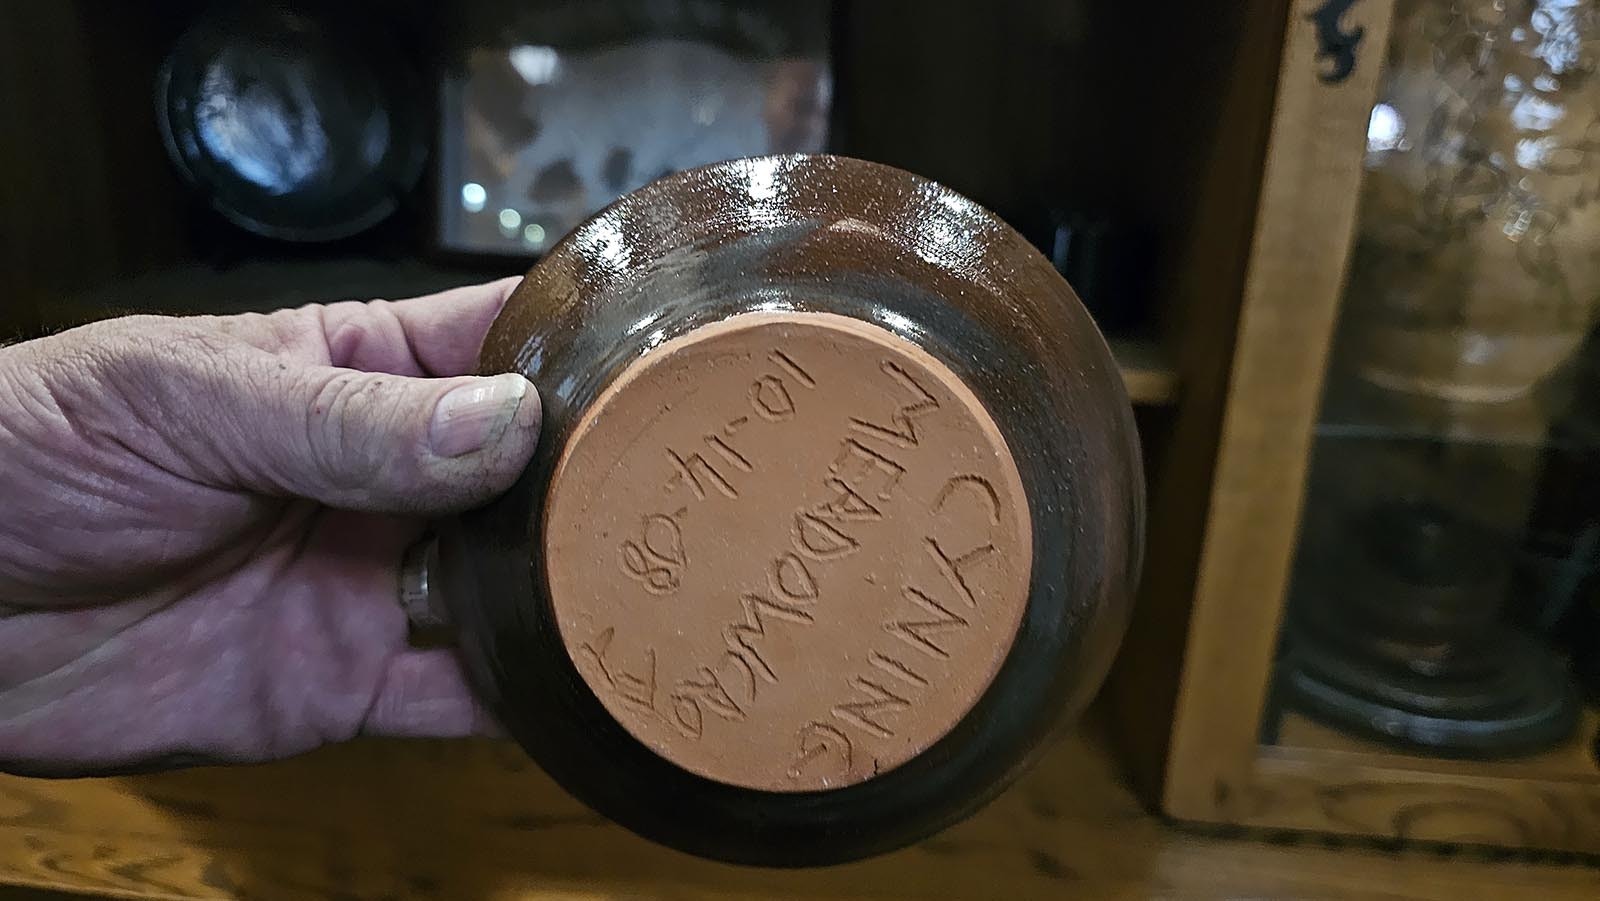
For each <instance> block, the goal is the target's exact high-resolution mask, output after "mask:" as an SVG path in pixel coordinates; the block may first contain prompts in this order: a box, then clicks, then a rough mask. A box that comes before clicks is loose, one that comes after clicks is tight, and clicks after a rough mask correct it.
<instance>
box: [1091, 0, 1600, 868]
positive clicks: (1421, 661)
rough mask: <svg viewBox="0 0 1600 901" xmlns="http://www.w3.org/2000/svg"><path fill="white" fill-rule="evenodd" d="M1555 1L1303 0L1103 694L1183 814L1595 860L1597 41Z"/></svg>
mask: <svg viewBox="0 0 1600 901" xmlns="http://www.w3.org/2000/svg"><path fill="white" fill-rule="evenodd" d="M1544 6H1545V5H1543V4H1533V3H1509V4H1488V3H1485V4H1481V5H1480V4H1473V3H1455V4H1451V3H1441V2H1433V3H1430V2H1426V0H1402V2H1401V3H1399V4H1395V3H1392V2H1377V0H1370V2H1356V3H1323V2H1317V3H1313V2H1297V3H1295V4H1293V8H1292V11H1291V14H1290V16H1289V18H1288V22H1287V28H1286V29H1285V32H1284V41H1283V54H1282V58H1281V62H1280V64H1279V66H1278V70H1279V74H1278V78H1277V93H1276V97H1275V99H1274V101H1273V105H1272V113H1271V130H1270V135H1269V136H1268V138H1267V142H1266V159H1265V165H1264V168H1263V171H1262V175H1261V181H1260V194H1259V198H1258V200H1257V201H1256V203H1255V204H1254V208H1253V209H1254V216H1255V221H1254V227H1253V233H1254V237H1253V239H1252V241H1251V244H1250V247H1249V250H1248V254H1247V257H1246V262H1245V266H1246V272H1247V274H1246V277H1245V280H1244V287H1243V292H1242V295H1241V296H1240V298H1239V304H1238V313H1237V320H1236V323H1235V324H1234V326H1233V329H1232V334H1231V335H1230V336H1229V339H1228V340H1230V341H1231V343H1232V352H1231V354H1229V355H1228V356H1227V358H1226V359H1227V364H1226V367H1225V370H1226V371H1225V375H1222V376H1221V377H1218V378H1215V379H1214V380H1213V381H1212V382H1211V383H1210V384H1209V386H1208V388H1209V390H1211V391H1215V392H1216V395H1215V396H1214V397H1213V398H1212V403H1213V404H1214V405H1215V406H1214V409H1212V410H1207V411H1206V413H1202V412H1201V411H1200V410H1197V409H1191V408H1190V407H1189V404H1191V403H1194V402H1195V401H1194V399H1193V398H1192V397H1191V396H1190V395H1189V392H1190V391H1195V390H1201V388H1200V386H1199V385H1197V384H1195V383H1194V382H1191V381H1186V382H1185V405H1184V406H1183V407H1181V408H1180V412H1179V418H1180V420H1182V419H1183V418H1184V417H1195V418H1200V419H1203V420H1204V421H1202V422H1200V423H1198V424H1194V425H1192V426H1190V431H1188V432H1184V431H1183V430H1182V426H1181V425H1180V428H1179V430H1178V431H1177V432H1176V433H1175V434H1174V435H1173V436H1172V441H1171V443H1170V444H1168V445H1167V446H1165V447H1163V448H1162V449H1161V451H1160V453H1161V454H1162V456H1163V457H1164V458H1165V459H1164V461H1163V462H1162V464H1161V465H1160V466H1159V468H1158V469H1157V470H1156V471H1155V472H1154V473H1153V474H1152V478H1153V488H1154V494H1153V497H1154V500H1153V507H1154V509H1153V517H1152V518H1153V522H1154V525H1153V531H1154V542H1153V545H1152V551H1151V561H1150V566H1149V569H1148V570H1147V583H1146V591H1145V596H1144V597H1143V599H1142V606H1141V609H1140V611H1139V614H1138V617H1137V620H1136V623H1135V627H1134V631H1133V633H1132V634H1131V636H1130V639H1129V642H1128V644H1127V646H1126V647H1125V648H1124V653H1123V655H1122V658H1121V660H1120V661H1119V665H1118V670H1117V673H1116V674H1115V677H1114V679H1113V681H1112V683H1111V686H1110V688H1109V693H1110V696H1111V697H1112V698H1113V699H1114V703H1113V705H1112V706H1113V707H1114V709H1115V710H1116V711H1117V712H1118V716H1117V725H1118V727H1119V735H1120V736H1121V738H1122V739H1123V743H1122V748H1123V749H1124V750H1125V752H1126V753H1127V754H1128V757H1129V761H1130V764H1131V765H1132V768H1133V770H1134V772H1135V773H1136V774H1137V775H1138V776H1139V778H1140V780H1141V783H1142V785H1143V787H1144V789H1145V792H1146V795H1147V797H1148V798H1150V800H1151V801H1152V802H1153V803H1156V804H1159V806H1160V808H1161V809H1162V810H1163V811H1164V812H1166V813H1167V814H1169V815H1171V816H1173V817H1175V818H1178V819H1180V820H1188V821H1197V822H1206V823H1219V824H1230V825H1239V826H1248V827H1263V828H1267V829H1293V830H1310V831H1315V832H1322V833H1339V834H1347V835H1358V836H1368V837H1372V838H1377V839H1382V840H1390V841H1419V842H1435V843H1444V844H1449V845H1489V846H1498V847H1507V848H1525V849H1537V850H1543V851H1550V852H1582V853H1594V852H1600V765H1597V762H1596V756H1595V754H1596V748H1595V723H1596V717H1595V714H1594V710H1593V707H1592V706H1585V705H1584V702H1583V697H1584V693H1583V691H1582V690H1581V685H1580V684H1579V683H1581V677H1582V676H1583V673H1584V668H1585V667H1586V666H1589V665H1592V664H1591V663H1589V660H1592V657H1589V658H1586V657H1584V655H1586V654H1588V655H1592V654H1593V651H1592V650H1590V649H1589V646H1590V645H1592V644H1594V643H1595V640H1596V636H1595V634H1593V633H1592V632H1590V631H1589V630H1592V629H1594V622H1595V620H1593V619H1592V616H1591V614H1589V613H1585V607H1586V605H1594V604H1595V603H1596V602H1597V597H1596V596H1597V594H1600V580H1596V579H1594V578H1593V570H1594V568H1595V567H1594V560H1595V559H1596V558H1595V557H1594V555H1593V554H1592V553H1591V552H1590V550H1589V549H1588V548H1587V546H1583V547H1580V546H1579V545H1580V544H1582V543H1583V542H1585V541H1587V540H1589V539H1590V538H1591V537H1592V534H1593V532H1594V529H1595V526H1594V523H1595V522H1596V521H1597V520H1600V509H1595V507H1596V506H1600V505H1597V504H1596V501H1595V496H1594V490H1593V486H1594V484H1595V482H1594V479H1595V478H1597V476H1596V475H1595V470H1594V469H1593V463H1592V461H1593V459H1594V457H1595V453H1594V451H1593V440H1594V436H1595V435H1596V434H1597V431H1596V430H1594V429H1591V428H1589V424H1590V423H1592V422H1593V421H1594V417H1593V415H1592V410H1593V409H1594V405H1595V403H1596V393H1595V392H1594V391H1593V388H1592V385H1593V384H1594V382H1593V381H1592V368H1593V366H1594V360H1593V356H1594V354H1595V353H1596V351H1595V350H1594V349H1593V346H1594V344H1595V341H1594V340H1592V339H1591V340H1590V341H1589V342H1588V344H1587V348H1588V349H1582V348H1580V342H1581V340H1582V337H1583V334H1584V331H1585V329H1586V328H1588V327H1589V326H1590V324H1591V323H1592V322H1593V297H1594V295H1596V294H1600V285H1596V284H1595V282H1594V279H1593V278H1592V277H1591V276H1589V275H1588V273H1587V271H1586V270H1587V267H1589V266H1590V265H1592V263H1591V257H1592V256H1593V254H1594V250H1593V248H1594V246H1595V242H1594V241H1593V239H1592V236H1589V235H1587V234H1585V233H1583V232H1582V229H1583V228H1585V217H1586V216H1587V215H1589V214H1590V212H1591V203H1592V201H1591V199H1590V198H1589V196H1588V188H1587V185H1586V183H1585V184H1584V185H1583V187H1580V188H1577V189H1576V190H1571V189H1570V188H1571V185H1576V184H1577V183H1580V182H1584V181H1585V179H1587V178H1589V177H1600V160H1597V159H1595V158H1592V157H1590V155H1589V154H1590V151H1589V149H1588V144H1587V139H1586V138H1578V139H1572V138H1569V137H1567V130H1568V129H1572V128H1575V129H1577V131H1578V133H1579V134H1580V135H1583V134H1587V131H1586V129H1587V128H1588V126H1589V124H1590V123H1592V122H1594V121H1595V112H1594V109H1595V108H1594V106H1593V104H1594V102H1595V101H1594V98H1593V97H1592V96H1591V95H1590V89H1589V88H1588V87H1587V85H1585V84H1582V83H1581V82H1582V80H1583V79H1584V78H1586V76H1587V72H1588V71H1589V69H1588V67H1589V66H1590V65H1591V62H1592V58H1591V52H1592V51H1591V50H1590V46H1591V45H1590V42H1592V41H1593V40H1595V39H1596V37H1600V34H1597V33H1596V22H1595V15H1596V13H1595V11H1594V10H1593V8H1592V7H1590V6H1589V5H1588V4H1579V5H1578V6H1577V7H1575V8H1574V7H1569V8H1568V9H1567V10H1566V13H1565V15H1566V18H1562V17H1561V15H1557V16H1556V17H1555V18H1549V13H1550V10H1548V9H1545V8H1544ZM1480 7H1481V8H1480ZM1341 10H1343V15H1342V18H1335V16H1336V15H1337V14H1338V13H1340V11H1341ZM1516 16H1523V17H1524V18H1523V19H1522V20H1517V19H1516V18H1515V17H1516ZM1519 29H1520V30H1519ZM1341 40H1343V43H1342V44H1341V43H1340V41H1341ZM1496 42H1498V43H1496ZM1341 47H1353V48H1354V56H1353V67H1352V68H1351V70H1350V71H1349V73H1348V76H1347V77H1342V78H1340V77H1338V76H1339V75H1340V74H1341V70H1340V68H1339V67H1338V66H1337V65H1336V63H1337V61H1338V59H1339V53H1340V48H1341ZM1558 47H1560V50H1559V54H1560V59H1559V60H1556V59H1555V56H1556V55H1557V53H1558V50H1557V48H1558ZM1553 60H1554V62H1552V61H1553ZM1408 67H1409V68H1408ZM1534 84H1537V85H1538V86H1537V87H1532V85H1534ZM1534 107H1538V108H1539V109H1540V110H1542V111H1543V113H1544V118H1542V119H1532V118H1529V115H1528V114H1529V113H1530V112H1531V110H1532V109H1533V108H1534ZM1540 146H1542V147H1546V148H1553V150H1552V154H1553V153H1555V152H1565V151H1566V150H1567V149H1568V148H1576V149H1574V150H1572V151H1571V154H1570V157H1571V159H1570V163H1571V165H1570V166H1567V167H1563V166H1557V165H1556V164H1555V157H1554V156H1553V155H1550V156H1545V157H1541V156H1539V155H1538V154H1535V153H1533V152H1532V150H1531V148H1534V147H1540ZM1564 162H1565V160H1564ZM1558 168H1559V169H1561V170H1562V171H1560V172H1556V171H1555V170H1556V169H1558ZM1564 179H1571V184H1569V183H1568V182H1567V181H1564ZM1545 217H1547V218H1548V221H1549V222H1550V223H1551V224H1550V225H1549V226H1548V228H1549V229H1550V231H1549V232H1547V233H1545V234H1535V233H1534V232H1528V233H1526V234H1524V233H1523V232H1520V231H1518V230H1517V228H1516V227H1515V225H1514V224H1512V223H1514V222H1516V221H1523V222H1527V221H1534V220H1535V219H1537V220H1538V221H1545ZM1562 230H1565V231H1564V232H1563V231H1562ZM1568 242H1570V244H1571V247H1568V246H1567V244H1568ZM1551 285H1554V287H1551ZM1563 292H1564V293H1563ZM1550 293H1557V294H1560V298H1561V299H1560V302H1561V303H1565V304H1567V305H1568V306H1567V307H1566V308H1563V309H1562V310H1561V311H1560V314H1559V315H1558V316H1552V314H1551V313H1550V303H1551V302H1550V301H1548V300H1546V299H1545V296H1546V295H1547V294H1550ZM1553 319H1558V320H1560V321H1561V322H1562V323H1563V324H1562V325H1561V326H1560V328H1559V329H1553V328H1552V327H1551V326H1550V325H1548V324H1547V323H1549V322H1551V321H1553ZM1486 321H1488V322H1490V323H1491V324H1490V325H1484V323H1485V322H1486ZM1553 330H1555V331H1560V332H1561V335H1560V336H1559V337H1555V338H1551V337H1548V336H1549V335H1550V333H1551V332H1552V331H1553ZM1402 336H1403V337H1402ZM1430 342H1431V343H1430ZM1495 367H1498V368H1497V369H1496V372H1494V373H1492V374H1487V375H1486V374H1484V370H1485V368H1495ZM1396 373H1399V374H1398V375H1397V374H1396ZM1207 414H1210V418H1206V417H1207ZM1211 429H1214V432H1213V431H1211ZM1213 436H1214V439H1213ZM1552 511H1554V512H1552ZM1190 529H1192V530H1193V531H1190ZM1552 532H1553V533H1554V534H1553V535H1550V534H1547V533H1552ZM1547 547H1551V548H1553V550H1547V549H1546V548H1547ZM1591 690H1592V689H1591Z"/></svg>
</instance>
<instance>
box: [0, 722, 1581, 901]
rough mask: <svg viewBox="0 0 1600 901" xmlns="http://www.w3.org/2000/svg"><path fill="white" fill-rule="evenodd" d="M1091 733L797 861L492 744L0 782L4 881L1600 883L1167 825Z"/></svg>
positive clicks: (285, 894)
mask: <svg viewBox="0 0 1600 901" xmlns="http://www.w3.org/2000/svg"><path fill="white" fill-rule="evenodd" d="M1101 747H1102V746H1101V743H1100V742H1099V741H1098V740H1097V739H1095V738H1094V737H1093V736H1089V737H1085V736H1081V735H1080V736H1072V737H1069V738H1067V739H1065V740H1064V741H1062V742H1061V743H1060V744H1059V745H1058V746H1057V747H1056V748H1055V749H1054V750H1053V751H1052V753H1051V754H1050V755H1049V756H1048V757H1047V758H1046V759H1045V761H1044V762H1043V763H1042V765H1041V766H1040V767H1039V768H1038V769H1037V770H1035V771H1034V772H1033V773H1032V774H1031V775H1030V776H1028V777H1026V778H1025V779H1024V780H1023V781H1021V782H1020V783H1018V784H1017V785H1016V786H1014V787H1013V788H1012V789H1011V790H1010V791H1009V792H1007V793H1006V794H1005V795H1003V796H1002V797H1001V798H1000V799H999V800H997V801H996V802H995V803H994V804H992V805H990V806H989V807H988V808H987V809H985V810H984V811H983V812H982V813H980V814H979V815H978V816H976V817H975V818H973V819H972V820H970V821H968V822H966V823H964V824H961V825H959V826H957V827H955V828H952V829H950V830H948V831H947V832H945V833H943V834H941V835H939V836H936V837H935V838H933V839H930V840H928V841H926V842H923V843H922V844H920V845H917V846H915V847H913V848H910V849H907V850H905V851H902V852H899V853H896V854H893V855H889V856H887V857H883V858H879V859H877V860H872V861H867V862H864V863H859V864H851V865H848V866H842V867H835V868H831V869H824V870H809V871H796V872H780V871H767V870H755V869H742V868H737V867H731V866H726V865H721V864H712V863H706V862H703V861H698V860H694V859H691V858H688V857H685V856H683V855H680V854H677V853H674V852H670V851H666V850H663V849H660V848H657V847H655V846H652V845H649V844H647V843H645V842H643V841H641V840H639V839H636V838H634V837H633V836H631V835H628V834H626V833H624V832H622V831H621V830H619V829H618V828H616V827H614V826H611V825H609V824H607V823H605V822H603V821H601V820H600V819H598V818H597V817H595V816H593V815H592V814H590V813H589V812H587V811H586V810H584V809H583V808H581V807H580V806H578V805H577V804H576V803H575V802H573V801H572V800H571V799H569V798H567V797H566V796H565V795H563V794H562V793H561V792H560V790H559V789H557V788H556V787H555V786H554V785H553V784H552V783H551V782H550V781H549V780H548V779H547V778H545V777H544V776H543V775H542V774H541V773H540V772H538V771H537V770H536V769H534V768H533V767H532V766H531V765H529V763H528V762H527V760H526V759H525V758H524V757H523V756H522V755H521V754H520V752H518V751H517V750H516V749H515V748H514V747H511V746H509V745H505V744H500V743H495V742H487V741H484V742H458V743H421V742H413V743H401V742H362V743H359V744H354V745H348V746H344V747H338V748H332V749H329V750H326V751H323V752H320V753H317V754H313V755H310V756H307V757H303V758H300V759H298V760H293V761H289V762H286V763H281V764H276V765H271V766H262V767H253V768H246V769H233V770H219V769H212V770H195V771H190V772H185V773H175V774H166V775H160V776H145V777H137V778H122V779H107V780H92V781H76V782H49V781H35V780H26V779H18V778H0V883H10V884H16V885H28V886H36V887H41V888H55V889H61V890H75V891H82V892H89V893H97V894H101V895H107V896H116V897H137V898H182V899H191V898H270V899H329V898H344V899H354V898H363V899H365V898H484V899H512V898H518V899H527V898H538V899H547V898H548V899H553V898H596V899H598V898H682V897H697V898H698V897H729V898H732V897H838V898H846V897H848V898H911V897H932V896H937V897H953V898H997V897H1005V898H1058V897H1082V898H1149V897H1189V898H1214V897H1270V898H1395V899H1397V898H1418V899H1439V901H1460V899H1462V898H1474V899H1478V898H1526V897H1540V898H1543V899H1545V901H1559V899H1567V898H1571V899H1591V898H1594V897H1597V896H1600V870H1596V869H1590V868H1586V867H1583V866H1579V865H1569V866H1551V865H1538V864H1531V863H1524V862H1518V861H1514V860H1504V861H1499V862H1491V861H1488V860H1485V859H1483V858H1480V857H1474V856H1470V855H1459V856H1455V857H1450V858H1445V857H1440V856H1439V855H1437V854H1434V853H1428V852H1415V851H1413V852H1394V851H1383V850H1376V849H1372V848H1369V847H1365V846H1360V845H1351V846H1348V847H1344V848H1342V849H1336V848H1332V847H1328V846H1326V845H1325V844H1323V843H1320V842H1313V841H1303V842H1302V843H1299V844H1288V843H1285V841H1284V840H1283V839H1282V838H1281V837H1280V838H1279V839H1278V840H1277V841H1276V842H1272V843H1269V842H1263V841H1260V840H1258V839H1253V838H1244V839H1224V838H1219V837H1214V836H1205V835H1200V834H1196V833H1192V832H1185V831H1181V830H1177V829H1174V828H1171V827H1168V826H1165V825H1163V824H1162V823H1161V822H1160V821H1158V820H1157V819H1155V818H1154V817H1151V816H1150V815H1148V814H1147V813H1146V812H1145V811H1144V810H1143V809H1142V808H1141V807H1140V806H1139V804H1138V803H1137V801H1136V800H1135V799H1134V797H1133V796H1132V794H1131V793H1130V792H1129V791H1128V790H1127V789H1126V788H1124V787H1123V785H1122V783H1121V782H1120V780H1119V778H1118V774H1117V771H1116V769H1115V767H1114V765H1113V763H1112V761H1111V760H1110V758H1109V757H1108V755H1106V754H1105V753H1104V752H1103V751H1102V749H1101ZM685 815H686V816H692V815H693V812H692V811H685ZM0 897H5V896H4V895H0Z"/></svg>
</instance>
